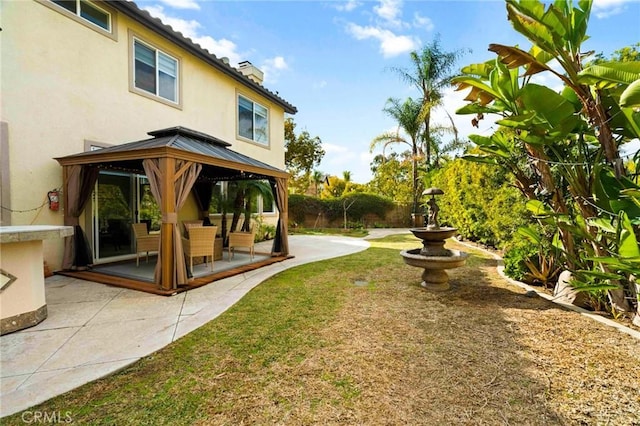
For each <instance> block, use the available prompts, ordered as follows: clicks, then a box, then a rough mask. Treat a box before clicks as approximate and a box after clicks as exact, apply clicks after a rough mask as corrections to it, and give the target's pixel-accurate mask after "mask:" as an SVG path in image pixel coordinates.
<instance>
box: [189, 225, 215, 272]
mask: <svg viewBox="0 0 640 426" xmlns="http://www.w3.org/2000/svg"><path fill="white" fill-rule="evenodd" d="M216 232H218V227H217V226H195V227H191V228H190V229H189V238H184V237H183V238H182V248H183V249H184V254H185V255H186V256H187V257H188V258H189V265H190V267H191V271H193V258H194V257H199V256H204V262H205V264H206V263H207V257H208V256H211V271H212V272H213V243H214V241H215V239H216Z"/></svg>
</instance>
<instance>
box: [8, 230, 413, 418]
mask: <svg viewBox="0 0 640 426" xmlns="http://www.w3.org/2000/svg"><path fill="white" fill-rule="evenodd" d="M404 232H407V230H401V229H394V230H380V229H373V230H371V234H370V235H369V236H368V237H367V238H369V239H370V238H378V237H382V236H384V235H388V234H389V233H404ZM268 244H270V242H268ZM289 245H290V251H291V253H292V254H294V255H295V258H293V259H289V260H286V261H284V262H280V263H276V264H273V265H269V266H267V267H264V268H261V269H256V270H254V271H250V272H247V273H245V274H242V275H236V276H234V277H230V278H227V279H224V280H220V281H216V282H215V283H213V284H209V285H206V286H204V287H200V288H197V289H194V290H190V291H187V292H183V293H180V294H177V295H175V296H172V297H165V296H156V295H151V294H147V293H142V292H139V291H134V290H127V289H122V288H117V287H111V286H106V285H102V284H97V283H93V282H88V281H82V280H78V279H75V278H68V277H63V276H54V277H51V278H47V279H46V281H45V289H46V299H47V307H48V311H49V316H48V318H47V319H46V320H44V321H43V322H42V323H40V324H38V325H37V326H35V327H31V328H29V329H26V330H22V331H19V332H16V333H12V334H8V335H6V336H3V337H2V338H1V339H0V355H1V358H0V402H1V405H0V417H3V416H7V415H9V414H13V413H15V412H18V411H21V410H24V409H26V408H29V407H31V406H33V405H35V404H38V403H40V402H43V401H46V400H47V399H50V398H52V397H54V396H56V395H60V394H62V393H64V392H67V391H69V390H71V389H74V388H76V387H78V386H80V385H82V384H84V383H87V382H90V381H92V380H96V379H98V378H100V377H103V376H106V375H108V374H111V373H113V372H115V371H117V370H120V369H122V368H123V367H125V366H127V365H129V364H131V363H133V362H135V361H137V360H138V359H140V358H141V357H144V356H146V355H149V354H151V353H152V352H155V351H157V350H158V349H161V348H163V347H164V346H166V345H168V344H169V343H171V342H173V341H174V340H176V339H178V338H180V337H181V336H184V335H185V334H187V333H189V332H191V331H193V330H195V329H196V328H198V327H200V326H202V325H204V324H205V323H207V322H209V321H211V320H212V319H214V318H216V317H217V316H218V315H220V314H221V313H223V312H224V311H225V310H227V309H228V308H229V307H231V306H232V305H233V304H234V303H236V302H237V301H238V300H240V299H241V298H242V297H243V296H244V295H245V294H246V293H247V292H248V291H249V290H251V289H252V288H254V287H255V286H257V285H258V284H260V283H261V282H262V281H264V280H265V279H267V278H269V277H271V276H272V275H275V274H276V273H278V272H280V271H283V270H285V269H288V268H291V267H294V266H297V265H301V264H304V263H309V262H314V261H317V260H323V259H329V258H333V257H339V256H344V255H347V254H352V253H356V252H358V251H362V250H364V249H366V248H368V247H369V243H368V242H367V241H364V240H363V239H359V238H348V237H335V236H304V235H293V236H291V237H290V238H289ZM259 249H260V248H259V247H256V251H259ZM265 249H266V250H268V249H267V248H266V247H265V248H263V250H265Z"/></svg>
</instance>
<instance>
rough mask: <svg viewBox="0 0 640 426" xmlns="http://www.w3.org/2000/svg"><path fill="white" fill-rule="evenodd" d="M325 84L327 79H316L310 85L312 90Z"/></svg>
mask: <svg viewBox="0 0 640 426" xmlns="http://www.w3.org/2000/svg"><path fill="white" fill-rule="evenodd" d="M326 86H327V81H326V80H321V81H316V82H315V83H313V84H312V85H311V87H312V88H313V89H314V90H318V89H322V88H324V87H326Z"/></svg>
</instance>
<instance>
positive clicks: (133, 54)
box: [0, 0, 296, 287]
mask: <svg viewBox="0 0 640 426" xmlns="http://www.w3.org/2000/svg"><path fill="white" fill-rule="evenodd" d="M0 8H1V9H0V16H1V23H0V27H1V29H2V30H1V31H0V43H1V46H2V49H1V55H2V56H1V64H2V65H1V70H0V72H1V74H0V84H1V89H2V93H1V98H2V100H1V103H2V105H1V117H0V168H1V173H0V183H1V188H2V189H1V193H0V201H1V205H2V211H1V216H0V219H1V225H3V226H7V225H30V224H36V225H38V224H48V225H63V224H67V225H68V224H74V225H79V226H80V227H81V229H82V230H83V231H84V234H85V235H86V237H87V240H88V243H89V245H90V247H91V248H92V251H93V256H94V262H97V263H100V262H108V261H110V260H117V259H124V258H127V257H129V258H130V257H131V256H132V255H133V253H134V248H133V242H132V238H131V229H130V224H131V223H135V222H141V221H142V222H144V221H146V222H149V223H151V222H153V223H154V226H156V227H158V229H160V228H162V227H165V228H162V229H163V230H164V231H166V232H164V236H163V243H162V244H163V246H164V247H165V248H167V249H168V247H169V245H170V244H173V242H174V240H173V238H174V237H176V235H173V236H172V237H171V239H167V238H169V237H167V235H168V234H171V232H170V231H168V229H169V227H170V225H171V226H175V224H176V222H177V223H180V222H181V221H182V220H186V219H192V218H197V217H199V216H200V214H201V211H200V210H201V206H199V203H198V200H197V199H196V197H194V195H193V194H192V193H189V194H188V196H187V198H186V201H184V205H183V206H182V207H181V208H180V209H178V210H177V211H167V208H168V207H166V206H163V205H159V203H158V202H157V200H155V199H154V197H153V196H152V191H150V186H151V185H150V184H151V183H150V182H149V177H148V176H147V175H148V173H146V172H145V168H144V167H142V162H143V160H144V159H156V160H158V159H159V158H161V157H162V158H170V160H167V161H171V164H174V165H175V164H178V165H180V164H182V165H184V164H187V163H189V164H191V163H193V164H199V165H200V166H201V169H202V170H203V172H202V174H200V172H198V173H197V174H196V177H197V179H200V180H202V179H204V178H205V177H206V179H205V180H206V182H210V183H212V185H213V186H214V193H215V192H216V191H218V192H220V191H224V185H225V182H227V181H228V180H236V179H248V178H256V179H265V180H268V179H271V180H272V184H273V185H274V187H275V181H276V180H278V179H280V184H279V185H280V186H282V185H283V182H286V173H284V172H283V171H282V170H283V169H284V149H285V148H284V120H285V115H286V114H295V113H296V108H295V107H294V106H293V105H291V104H290V103H289V102H287V101H286V100H284V99H283V98H281V97H280V96H279V95H278V94H277V93H274V92H272V91H270V90H268V89H267V88H266V87H264V86H263V84H262V73H261V72H260V70H259V69H257V68H256V67H254V66H253V65H252V64H251V63H250V62H243V63H241V64H239V65H238V67H237V68H235V67H233V66H231V65H230V64H229V61H228V60H226V58H217V57H216V56H214V55H212V54H211V53H209V52H208V51H207V50H205V49H203V48H202V47H200V46H199V45H197V44H195V43H194V42H193V41H191V40H190V39H187V38H185V37H183V36H182V35H181V34H180V33H178V32H176V31H174V30H173V29H172V28H171V27H169V26H167V25H165V24H163V23H162V22H161V21H160V20H159V19H156V18H153V17H151V16H150V15H149V14H148V13H147V12H146V11H144V10H141V9H140V8H139V7H138V6H137V5H136V4H135V3H133V2H130V1H108V2H106V1H97V0H96V1H93V0H64V1H63V0H26V1H10V2H2V4H1V6H0ZM172 136H173V137H174V142H175V141H176V140H177V139H175V138H178V139H179V138H187V139H188V140H189V141H191V142H189V143H190V144H191V145H190V146H189V147H188V149H187V148H184V146H182V147H181V148H180V149H182V151H180V150H178V149H177V148H176V149H174V148H175V145H174V146H171V145H170V144H168V143H169V142H168V141H164V140H163V141H164V142H166V143H165V145H163V146H164V148H162V147H160V145H162V143H163V141H160V142H158V140H159V139H162V138H165V139H166V138H170V137H172ZM132 141H152V142H154V143H156V145H154V147H155V151H153V150H152V149H151V148H145V147H146V145H144V144H142V145H140V144H138V145H135V144H133V145H126V144H127V143H130V142H132ZM158 143H160V145H158ZM134 145H135V147H134ZM196 145H197V146H196ZM118 146H132V147H134V149H137V151H136V152H134V151H128V152H127V153H122V152H120V151H122V150H118V149H117V147H118ZM209 148H211V149H209ZM214 148H215V149H214ZM189 149H191V150H192V151H190V152H189ZM194 149H195V152H194V151H193V150H194ZM216 150H217V151H216ZM125 151H126V150H125ZM152 151H153V152H152ZM213 151H215V152H216V153H213V154H212V152H213ZM117 152H120V153H119V154H118V153H117ZM114 153H115V154H114ZM211 155H213V157H211ZM134 158H135V159H136V161H137V162H134V161H133V160H134ZM158 161H159V163H157V164H160V165H161V166H162V164H165V163H163V162H162V161H164V160H158ZM165 165H166V164H165ZM61 166H63V167H61ZM72 167H79V168H78V169H76V170H80V171H79V172H78V173H81V174H82V173H84V174H86V175H88V174H90V173H89V172H87V170H89V168H91V173H95V180H94V181H91V180H89V181H87V182H89V183H90V184H91V185H93V186H91V188H90V190H91V194H90V196H89V197H88V199H87V200H86V205H84V207H83V208H82V209H81V212H80V213H79V215H77V216H75V214H71V212H70V210H71V209H70V207H71V206H70V205H69V204H70V200H69V196H70V193H72V192H73V190H72V189H70V187H69V185H71V183H70V182H73V177H72V176H73V173H75V172H74V171H73V169H72ZM162 167H164V166H162ZM184 167H186V166H184ZM163 170H164V169H163ZM232 171H233V172H232ZM171 173H172V176H174V175H173V174H174V173H181V171H179V168H178V169H175V170H173V171H172V172H171ZM205 175H206V176H205ZM175 176H177V174H176V175H175ZM175 179H177V177H175ZM194 179H195V178H194ZM283 179H284V180H283ZM93 182H95V183H93ZM284 185H286V183H284ZM85 190H86V188H85ZM56 196H57V198H58V202H59V204H58V206H59V208H58V209H57V210H56V208H55V207H56V205H55V198H56ZM285 208H286V207H285ZM212 209H213V210H214V211H215V206H214V207H213V208H212ZM256 212H257V213H262V214H263V216H264V217H266V218H267V219H271V220H272V221H274V223H275V220H276V219H277V217H278V212H279V208H278V206H277V200H276V202H274V203H260V202H259V200H258V206H257V209H256ZM214 216H215V215H214ZM74 221H75V222H74ZM72 222H73V223H72ZM114 227H117V228H118V229H117V230H115V229H114ZM284 227H285V232H286V223H285V224H284ZM116 231H117V232H122V233H123V234H125V235H124V236H123V237H122V238H121V239H120V240H117V239H116V238H115V237H114V235H115V233H116ZM69 244H70V243H69V241H67V242H66V245H67V246H68V245H69ZM67 248H68V247H67ZM165 255H166V251H165ZM44 257H45V261H46V262H47V263H48V265H49V267H50V268H51V269H54V270H57V269H60V268H62V267H63V257H65V243H63V242H61V241H56V240H52V241H47V242H45V247H44ZM174 272H175V271H174ZM163 285H164V286H165V287H167V286H170V285H175V283H174V284H170V283H168V282H165V283H164V284H163Z"/></svg>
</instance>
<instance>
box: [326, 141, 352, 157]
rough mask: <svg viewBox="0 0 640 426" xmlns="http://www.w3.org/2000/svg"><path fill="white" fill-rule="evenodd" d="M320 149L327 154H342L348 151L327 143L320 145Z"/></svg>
mask: <svg viewBox="0 0 640 426" xmlns="http://www.w3.org/2000/svg"><path fill="white" fill-rule="evenodd" d="M322 149H324V152H325V153H327V154H343V153H345V152H347V151H349V149H348V148H347V147H346V146H342V145H335V144H332V143H328V142H323V143H322Z"/></svg>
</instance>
